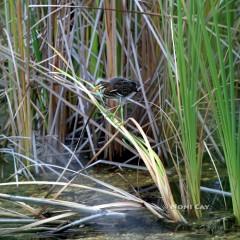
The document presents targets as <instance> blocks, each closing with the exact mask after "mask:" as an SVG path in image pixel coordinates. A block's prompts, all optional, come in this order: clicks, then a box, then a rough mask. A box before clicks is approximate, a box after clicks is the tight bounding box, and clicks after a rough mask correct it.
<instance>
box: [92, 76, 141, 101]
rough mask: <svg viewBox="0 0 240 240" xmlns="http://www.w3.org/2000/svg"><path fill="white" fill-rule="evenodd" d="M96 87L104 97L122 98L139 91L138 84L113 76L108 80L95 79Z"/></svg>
mask: <svg viewBox="0 0 240 240" xmlns="http://www.w3.org/2000/svg"><path fill="white" fill-rule="evenodd" d="M97 87H98V88H99V89H100V91H101V92H102V94H103V96H104V97H106V98H114V99H122V98H126V97H129V96H130V95H131V94H133V93H136V92H138V91H139V84H138V83H137V82H135V81H133V80H129V79H126V78H123V77H113V78H111V79H109V80H104V79H100V80H97Z"/></svg>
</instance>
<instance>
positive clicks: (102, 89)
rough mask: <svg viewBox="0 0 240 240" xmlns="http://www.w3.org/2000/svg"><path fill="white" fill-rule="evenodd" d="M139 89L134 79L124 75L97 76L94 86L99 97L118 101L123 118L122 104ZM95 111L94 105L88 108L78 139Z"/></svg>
mask: <svg viewBox="0 0 240 240" xmlns="http://www.w3.org/2000/svg"><path fill="white" fill-rule="evenodd" d="M139 91H140V85H139V83H138V82H136V81H134V80H130V79H127V78H124V77H118V76H117V77H112V78H110V79H102V78H98V79H97V81H96V85H95V88H94V92H95V93H99V95H100V97H102V98H103V99H117V100H119V101H120V104H119V105H120V107H121V118H122V119H123V110H122V106H123V104H124V101H125V100H126V98H128V97H130V96H131V95H133V94H135V93H137V92H139ZM95 111H96V106H93V108H92V109H90V113H89V116H88V119H87V120H86V122H85V124H84V126H83V128H82V132H81V134H80V139H81V137H82V136H83V133H84V131H85V129H86V126H87V125H88V123H89V121H90V119H91V117H92V115H93V114H94V112H95Z"/></svg>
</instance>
